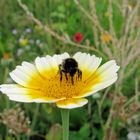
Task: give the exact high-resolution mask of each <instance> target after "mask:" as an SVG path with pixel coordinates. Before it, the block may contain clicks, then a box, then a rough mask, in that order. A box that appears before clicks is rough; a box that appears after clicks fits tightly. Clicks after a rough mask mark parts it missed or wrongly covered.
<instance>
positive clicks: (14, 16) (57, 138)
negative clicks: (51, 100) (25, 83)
mask: <svg viewBox="0 0 140 140" xmlns="http://www.w3.org/2000/svg"><path fill="white" fill-rule="evenodd" d="M22 2H23V3H24V4H26V6H27V7H28V10H29V11H30V12H31V13H33V15H34V16H35V17H36V18H37V19H38V20H40V21H41V26H40V25H39V24H36V23H35V22H34V21H33V20H32V19H31V17H29V15H27V14H26V12H25V11H24V10H23V9H22V6H20V5H19V3H18V2H17V1H16V0H0V9H1V10H0V84H3V83H12V80H11V79H10V77H9V75H8V73H9V72H10V71H12V70H13V69H14V68H15V67H16V65H19V64H21V62H22V61H29V62H33V61H34V59H35V58H36V57H37V56H45V55H46V54H49V55H53V54H56V53H57V54H59V53H63V52H68V53H70V54H71V55H73V54H74V53H76V52H77V51H81V52H86V53H90V54H96V55H97V56H99V57H102V58H103V62H105V61H107V60H110V59H115V60H116V61H117V63H118V65H120V66H121V68H120V71H119V79H118V82H117V83H116V84H114V85H113V86H111V87H109V88H107V89H105V90H102V91H101V92H100V93H96V94H95V95H94V96H92V97H90V98H89V104H88V105H86V106H84V107H83V108H78V109H73V110H71V111H70V140H85V139H86V140H102V139H103V140H127V139H128V140H136V138H137V140H140V127H139V125H140V103H139V95H140V92H139V90H140V88H139V87H140V86H139V83H140V57H139V55H140V47H139V43H140V42H139V36H140V14H139V12H140V2H139V1H138V0H83V1H78V0H74V1H70V0H38V1H35V0H28V1H26V0H23V1H22ZM44 25H46V26H47V27H48V28H49V29H50V30H51V31H53V32H55V33H56V34H55V35H51V33H50V32H47V31H46V30H45V27H44ZM77 33H80V35H81V36H82V39H81V41H78V40H77V39H76V34H77ZM57 35H59V36H60V37H62V38H63V40H61V39H59V38H57ZM112 112H113V113H112ZM61 134H62V128H61V116H60V112H59V110H58V109H57V108H56V107H55V105H50V104H36V103H32V104H25V103H17V102H13V101H9V99H8V98H7V97H6V96H5V95H2V94H0V139H2V140H15V139H17V140H27V139H28V140H61V139H62V137H61Z"/></svg>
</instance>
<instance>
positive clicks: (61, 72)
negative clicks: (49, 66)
mask: <svg viewBox="0 0 140 140" xmlns="http://www.w3.org/2000/svg"><path fill="white" fill-rule="evenodd" d="M59 73H60V81H61V82H62V74H63V73H62V71H61V70H60V71H59Z"/></svg>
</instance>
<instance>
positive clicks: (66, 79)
mask: <svg viewBox="0 0 140 140" xmlns="http://www.w3.org/2000/svg"><path fill="white" fill-rule="evenodd" d="M65 77H66V80H67V81H68V76H67V73H65Z"/></svg>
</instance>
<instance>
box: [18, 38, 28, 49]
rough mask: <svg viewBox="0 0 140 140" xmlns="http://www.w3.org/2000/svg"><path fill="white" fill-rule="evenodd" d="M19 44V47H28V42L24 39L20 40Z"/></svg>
mask: <svg viewBox="0 0 140 140" xmlns="http://www.w3.org/2000/svg"><path fill="white" fill-rule="evenodd" d="M19 43H20V45H21V46H23V47H24V46H26V45H28V43H29V40H28V39H26V38H21V39H20V40H19Z"/></svg>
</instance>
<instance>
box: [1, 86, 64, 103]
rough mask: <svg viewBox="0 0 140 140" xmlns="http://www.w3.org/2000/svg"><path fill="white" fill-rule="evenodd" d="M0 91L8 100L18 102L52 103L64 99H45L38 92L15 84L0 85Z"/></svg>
mask: <svg viewBox="0 0 140 140" xmlns="http://www.w3.org/2000/svg"><path fill="white" fill-rule="evenodd" d="M0 91H1V92H2V93H4V94H6V95H7V96H8V97H9V99H10V100H13V101H18V102H38V103H40V102H43V103H44V102H45V103H54V102H57V101H60V100H64V99H65V98H60V99H57V98H53V97H46V96H44V95H43V93H41V92H40V91H39V90H33V89H28V88H24V87H22V86H19V85H16V84H3V85H0Z"/></svg>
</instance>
